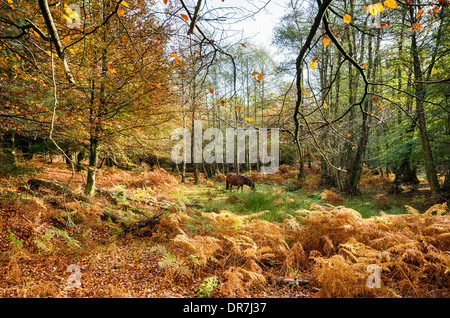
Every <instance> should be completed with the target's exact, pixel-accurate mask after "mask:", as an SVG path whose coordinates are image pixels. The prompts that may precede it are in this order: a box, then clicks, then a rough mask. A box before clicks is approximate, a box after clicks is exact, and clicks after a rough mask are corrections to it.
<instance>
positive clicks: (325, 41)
mask: <svg viewBox="0 0 450 318" xmlns="http://www.w3.org/2000/svg"><path fill="white" fill-rule="evenodd" d="M322 44H323V46H325V47H327V46H328V44H330V40H329V39H328V38H323V39H322Z"/></svg>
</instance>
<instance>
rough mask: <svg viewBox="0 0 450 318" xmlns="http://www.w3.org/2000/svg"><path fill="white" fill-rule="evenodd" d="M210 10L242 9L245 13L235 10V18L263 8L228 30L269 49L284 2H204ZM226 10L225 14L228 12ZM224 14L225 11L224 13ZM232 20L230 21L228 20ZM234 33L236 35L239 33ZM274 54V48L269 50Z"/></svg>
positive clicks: (257, 0)
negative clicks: (240, 33) (223, 8)
mask: <svg viewBox="0 0 450 318" xmlns="http://www.w3.org/2000/svg"><path fill="white" fill-rule="evenodd" d="M206 1H207V2H208V4H207V5H208V6H210V7H211V8H220V7H225V8H233V7H237V8H239V7H240V8H243V10H245V11H247V12H239V10H236V11H237V12H239V13H237V14H236V15H237V16H240V15H242V14H248V12H249V11H250V12H256V11H257V10H258V9H259V8H261V7H264V8H263V9H261V10H260V11H258V12H257V13H256V14H255V15H253V16H252V17H249V18H247V19H245V20H243V21H238V22H236V23H233V24H232V25H230V26H229V27H230V29H233V30H235V31H239V32H242V33H243V37H244V38H250V41H251V42H252V43H254V44H261V45H264V46H266V47H267V48H270V46H271V42H272V34H273V28H274V27H275V26H276V24H277V23H278V22H279V20H280V18H281V17H282V16H283V14H284V11H285V9H284V8H283V4H284V3H285V2H286V0H224V1H221V0H206ZM230 11H231V9H230V10H227V12H230ZM224 12H225V11H224ZM230 20H232V19H230ZM239 32H236V33H239ZM270 49H271V51H273V52H275V48H273V47H272V48H270Z"/></svg>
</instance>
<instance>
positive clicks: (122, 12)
mask: <svg viewBox="0 0 450 318" xmlns="http://www.w3.org/2000/svg"><path fill="white" fill-rule="evenodd" d="M124 13H125V11H123V10H122V9H121V8H119V9H118V10H117V15H118V16H119V17H121V16H123V14H124Z"/></svg>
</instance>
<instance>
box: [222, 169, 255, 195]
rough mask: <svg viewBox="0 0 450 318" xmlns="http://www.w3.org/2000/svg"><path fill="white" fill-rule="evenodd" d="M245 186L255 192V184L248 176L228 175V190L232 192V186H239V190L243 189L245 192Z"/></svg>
mask: <svg viewBox="0 0 450 318" xmlns="http://www.w3.org/2000/svg"><path fill="white" fill-rule="evenodd" d="M244 184H246V185H248V186H249V187H250V188H252V189H253V190H255V184H254V183H253V182H251V181H250V179H249V178H247V177H246V176H243V175H241V174H236V173H229V174H228V175H227V187H226V189H227V190H228V189H230V192H231V187H232V186H234V185H235V186H237V189H238V191H239V187H240V188H241V191H244V190H243V188H244Z"/></svg>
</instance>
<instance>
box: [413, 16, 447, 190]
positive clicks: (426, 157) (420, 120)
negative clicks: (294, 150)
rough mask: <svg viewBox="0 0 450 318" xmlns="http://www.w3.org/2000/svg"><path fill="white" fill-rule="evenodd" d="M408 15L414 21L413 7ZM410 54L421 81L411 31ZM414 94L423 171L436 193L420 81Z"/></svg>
mask: <svg viewBox="0 0 450 318" xmlns="http://www.w3.org/2000/svg"><path fill="white" fill-rule="evenodd" d="M409 15H410V18H411V21H415V17H414V10H413V7H410V8H409ZM411 54H412V56H413V66H414V78H415V80H416V81H422V75H423V73H422V68H421V63H420V57H419V50H418V47H417V39H416V32H415V31H414V32H412V35H411ZM415 95H416V116H417V125H418V128H419V134H420V141H421V144H422V152H423V161H424V166H425V173H426V176H427V180H428V184H429V185H430V189H431V192H432V193H433V194H434V195H436V194H438V193H439V191H440V187H439V180H438V177H437V173H436V166H435V162H434V160H433V154H432V151H431V145H430V142H429V140H428V134H427V124H426V120H425V108H424V105H423V101H424V100H425V95H426V92H425V85H424V84H421V83H417V84H416V89H415Z"/></svg>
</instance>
